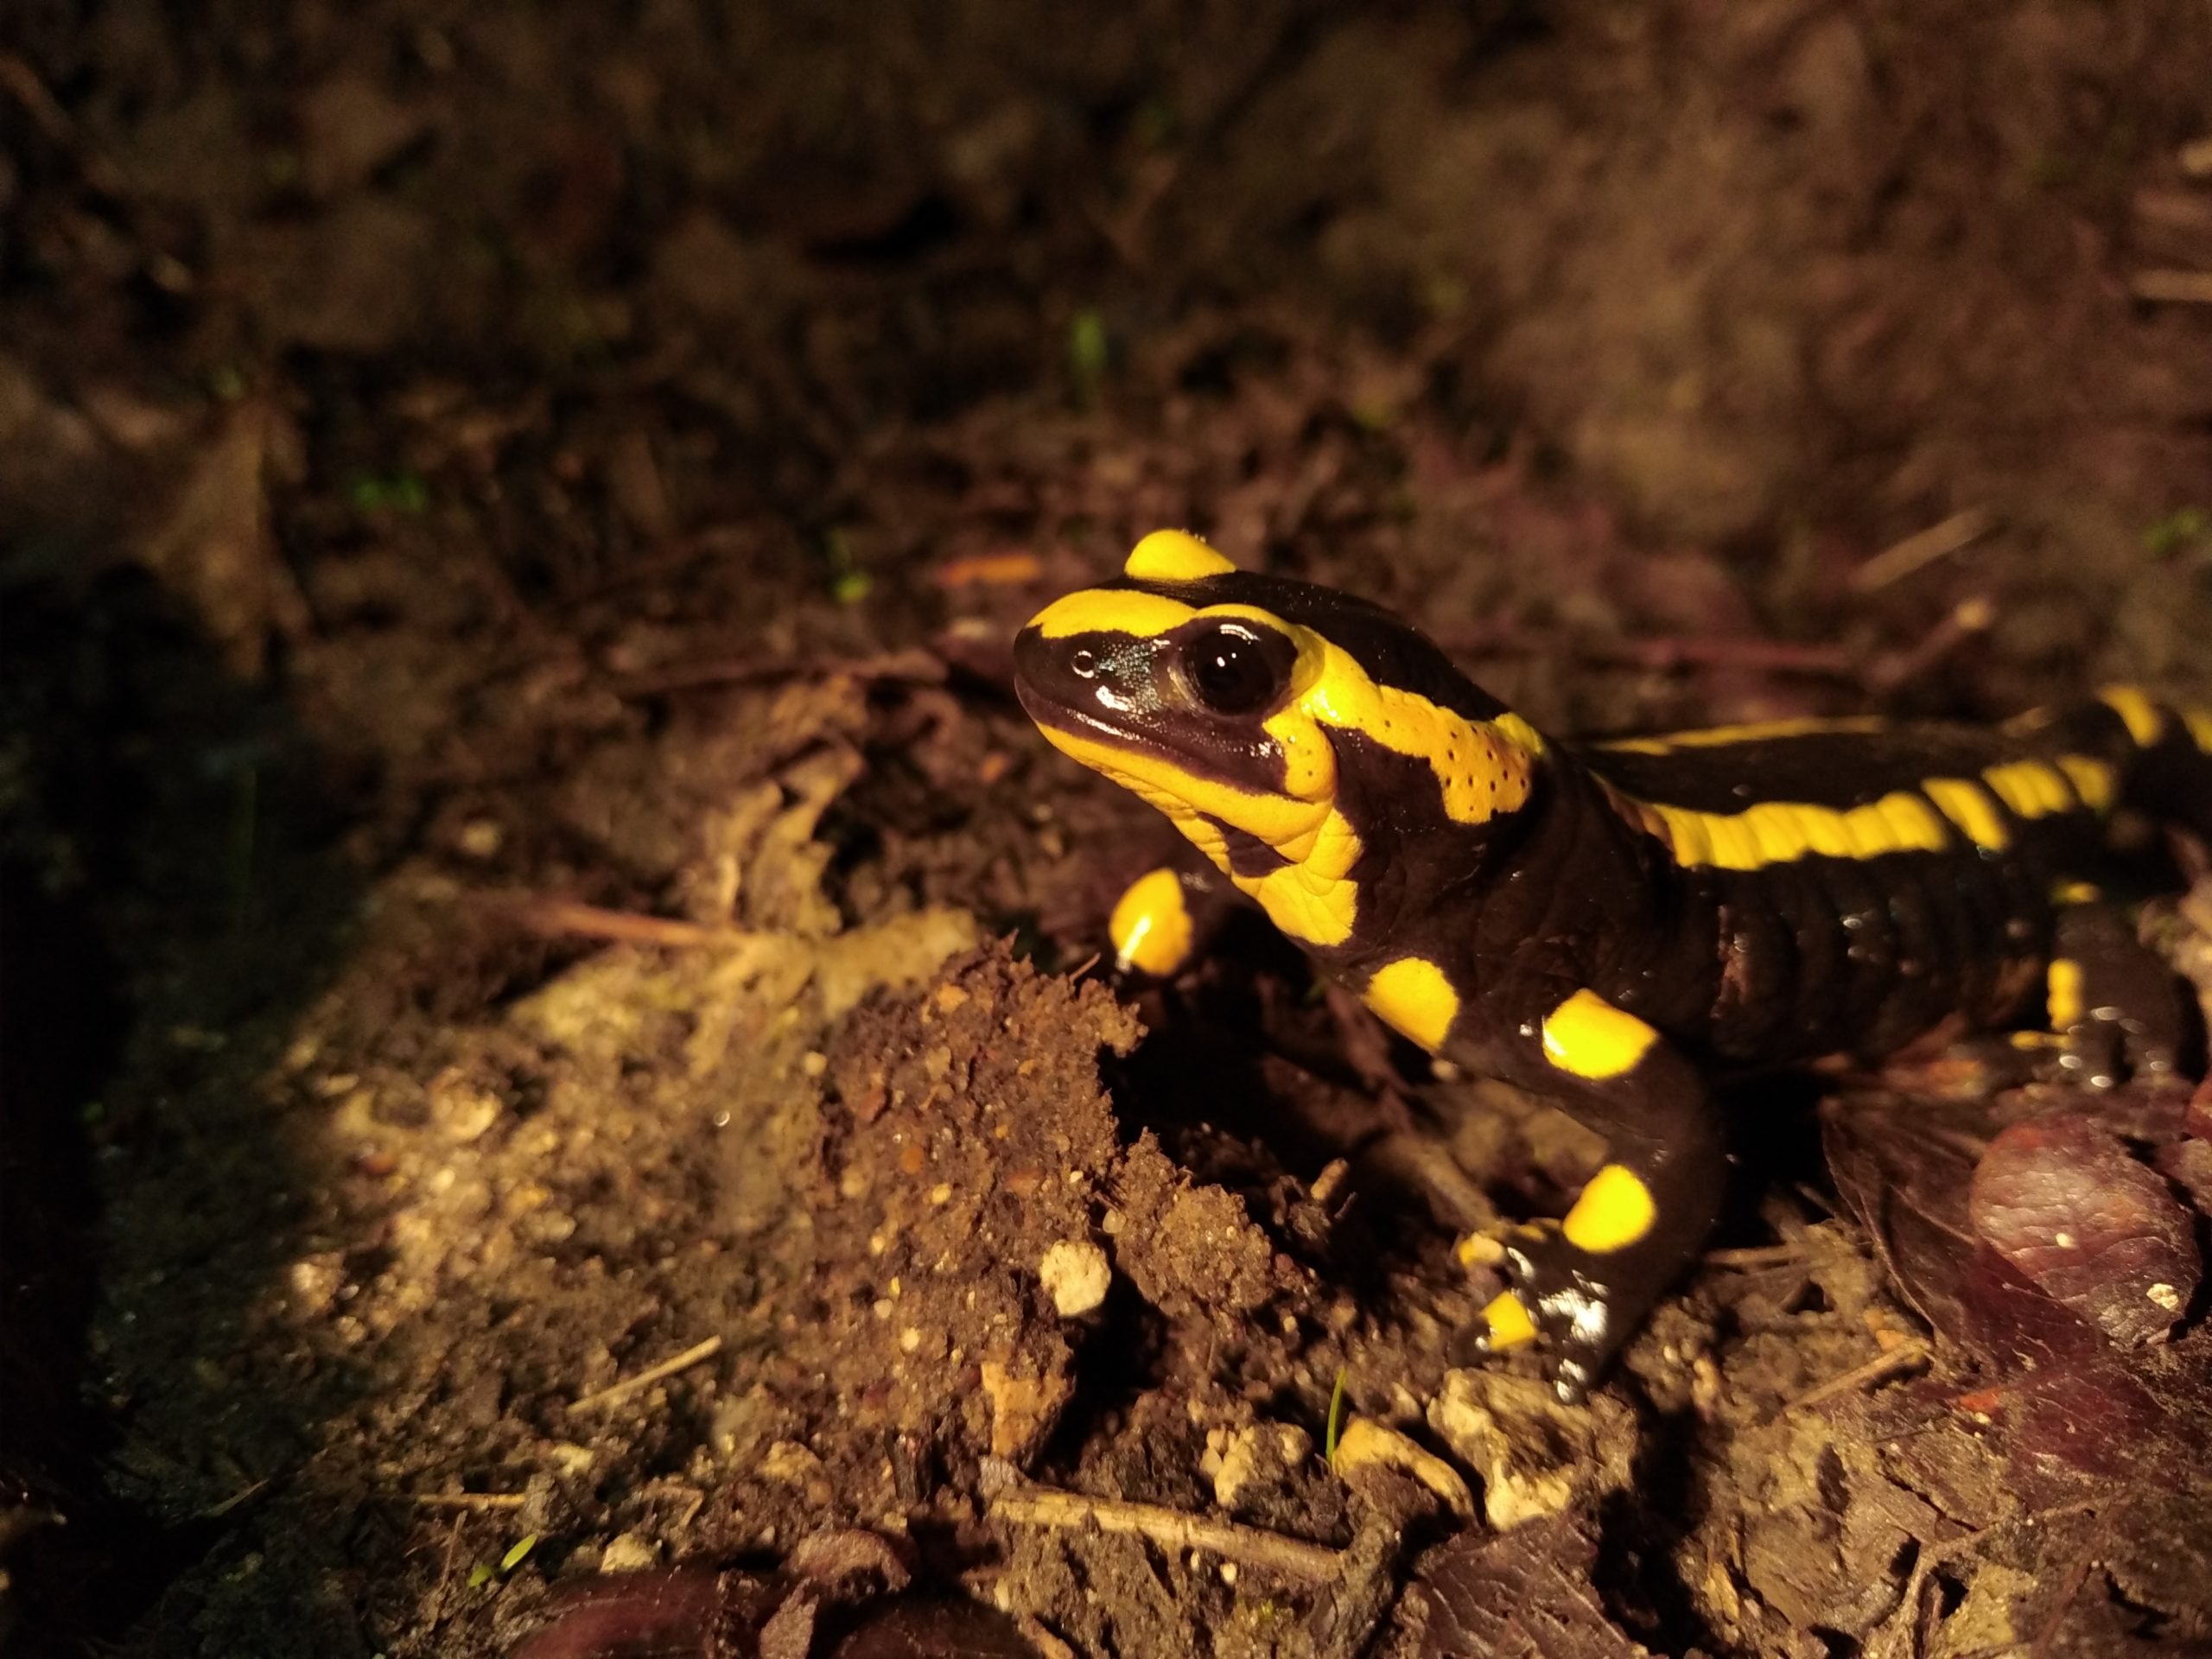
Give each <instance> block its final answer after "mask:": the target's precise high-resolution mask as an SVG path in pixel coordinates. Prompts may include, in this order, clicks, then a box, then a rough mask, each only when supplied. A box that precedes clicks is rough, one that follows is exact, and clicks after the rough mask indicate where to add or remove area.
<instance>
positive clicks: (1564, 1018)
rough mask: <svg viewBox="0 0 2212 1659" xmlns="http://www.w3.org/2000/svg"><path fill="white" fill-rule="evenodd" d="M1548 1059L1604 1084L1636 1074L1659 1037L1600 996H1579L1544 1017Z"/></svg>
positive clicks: (1580, 993) (1587, 992)
mask: <svg viewBox="0 0 2212 1659" xmlns="http://www.w3.org/2000/svg"><path fill="white" fill-rule="evenodd" d="M1543 1036H1544V1058H1546V1059H1548V1060H1549V1061H1550V1062H1551V1063H1552V1064H1553V1065H1555V1066H1557V1067H1558V1068H1559V1069H1560V1071H1567V1072H1572V1073H1573V1075H1574V1076H1576V1077H1588V1078H1592V1079H1593V1080H1597V1081H1602V1080H1604V1079H1605V1078H1607V1077H1620V1076H1622V1075H1624V1073H1626V1072H1629V1071H1634V1070H1635V1069H1636V1066H1637V1062H1638V1061H1640V1060H1641V1059H1643V1057H1644V1054H1645V1053H1646V1052H1648V1051H1649V1049H1650V1047H1651V1045H1652V1044H1654V1043H1656V1042H1657V1041H1658V1040H1659V1033H1657V1032H1656V1031H1654V1030H1652V1029H1651V1027H1649V1026H1647V1025H1645V1024H1644V1023H1643V1020H1639V1019H1637V1017H1636V1016H1635V1015H1634V1014H1626V1013H1624V1012H1623V1011H1622V1010H1620V1009H1619V1008H1617V1007H1614V1006H1613V1005H1612V1004H1611V1003H1610V1002H1608V1001H1605V998H1604V997H1602V996H1600V995H1598V994H1597V992H1595V991H1591V990H1581V991H1577V992H1576V993H1575V994H1574V995H1573V996H1570V997H1568V998H1567V1001H1564V1002H1562V1003H1560V1005H1559V1007H1555V1008H1554V1009H1553V1010H1552V1011H1551V1012H1550V1013H1549V1014H1546V1015H1545V1016H1544V1033H1543Z"/></svg>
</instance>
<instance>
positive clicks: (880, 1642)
mask: <svg viewBox="0 0 2212 1659" xmlns="http://www.w3.org/2000/svg"><path fill="white" fill-rule="evenodd" d="M829 1659H1037V1649H1035V1648H1033V1647H1032V1646H1031V1645H1030V1644H1029V1643H1028V1642H1027V1640H1025V1639H1024V1638H1023V1637H1022V1634H1021V1632H1020V1630H1018V1629H1016V1628H1015V1626H1014V1621H1013V1620H1012V1619H1010V1618H1007V1616H1006V1615H1005V1614H1003V1613H1001V1612H997V1611H993V1610H992V1609H991V1608H988V1607H986V1606H984V1605H982V1603H980V1602H974V1601H957V1600H951V1599H932V1598H930V1597H925V1596H907V1597H904V1598H902V1599H899V1600H898V1601H894V1602H890V1603H888V1604H887V1605H885V1606H884V1607H883V1608H882V1609H881V1610H880V1611H876V1612H874V1613H872V1614H871V1615H870V1616H869V1617H868V1618H867V1619H865V1620H864V1621H863V1622H862V1623H861V1625H860V1626H859V1628H858V1629H856V1630H853V1631H851V1632H850V1633H849V1634H848V1635H847V1636H846V1637H845V1638H844V1639H843V1640H842V1641H841V1642H839V1643H837V1644H836V1646H835V1647H833V1648H832V1649H829Z"/></svg>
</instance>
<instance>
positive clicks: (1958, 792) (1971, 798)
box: [1920, 778, 2012, 853]
mask: <svg viewBox="0 0 2212 1659" xmlns="http://www.w3.org/2000/svg"><path fill="white" fill-rule="evenodd" d="M1920 788H1921V792H1922V793H1923V794H1924V795H1926V796H1927V797H1928V798H1929V800H1931V801H1933V802H1935V803H1936V810H1937V811H1938V812H1941V813H1942V815H1943V816H1944V817H1947V818H1948V819H1949V820H1950V821H1951V822H1952V823H1955V824H1956V825H1958V826H1959V828H1960V829H1961V830H1963V831H1964V832H1965V834H1966V837H1967V840H1968V841H1971V842H1974V845H1975V846H1977V847H1984V848H1986V849H1988V850H1989V851H1991V852H1993V853H2001V852H2003V851H2004V850H2005V849H2006V848H2007V847H2009V846H2011V845H2012V831H2010V830H2009V829H2005V820H2004V819H2003V818H2002V817H1999V816H1998V812H1997V803H1996V802H1994V801H1993V800H1991V799H1990V798H1989V795H1988V792H1987V791H1986V790H1984V789H1983V788H1982V786H1981V785H1980V784H1976V783H1970V782H1968V781H1967V779H1963V778H1923V779H1921V780H1920Z"/></svg>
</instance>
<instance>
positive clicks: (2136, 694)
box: [2097, 685, 2166, 749]
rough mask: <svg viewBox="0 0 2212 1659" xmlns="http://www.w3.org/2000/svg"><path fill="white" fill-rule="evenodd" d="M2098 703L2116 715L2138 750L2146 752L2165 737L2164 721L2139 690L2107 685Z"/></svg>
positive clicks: (2158, 710) (2134, 687)
mask: <svg viewBox="0 0 2212 1659" xmlns="http://www.w3.org/2000/svg"><path fill="white" fill-rule="evenodd" d="M2097 701H2098V702H2101V703H2103V704H2104V705H2105V707H2106V708H2107V709H2111V710H2112V711H2113V713H2114V714H2115V715H2119V716H2120V722H2121V723H2122V724H2123V725H2125V726H2126V728H2127V734H2128V736H2130V737H2132V738H2133V739H2134V740H2135V745H2136V747H2138V748H2143V749H2147V748H2149V747H2152V745H2153V744H2155V743H2156V742H2157V741H2158V740H2159V739H2160V738H2162V737H2164V735H2165V734H2166V717H2165V715H2164V712H2163V711H2162V710H2161V709H2159V707H2158V704H2157V703H2155V702H2152V701H2151V699H2150V697H2149V696H2147V695H2145V692H2144V690H2143V689H2142V688H2141V687H2140V686H2135V685H2108V686H2107V687H2105V689H2104V690H2101V691H2100V692H2098V693H2097Z"/></svg>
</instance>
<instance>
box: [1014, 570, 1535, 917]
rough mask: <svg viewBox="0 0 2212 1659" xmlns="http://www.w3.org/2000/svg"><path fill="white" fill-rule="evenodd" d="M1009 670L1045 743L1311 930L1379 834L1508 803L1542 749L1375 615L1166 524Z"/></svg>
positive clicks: (1064, 604)
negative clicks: (1148, 808)
mask: <svg viewBox="0 0 2212 1659" xmlns="http://www.w3.org/2000/svg"><path fill="white" fill-rule="evenodd" d="M1014 685H1015V690H1017V692H1018V693H1019V694H1020V698H1021V703H1022V707H1023V708H1024V709H1027V711H1028V713H1029V715H1030V718H1031V719H1033V720H1034V721H1036V722H1037V724H1038V726H1039V728H1040V729H1041V730H1042V731H1043V732H1044V734H1045V735H1046V737H1047V738H1048V739H1050V740H1051V741H1052V743H1054V744H1055V745H1056V746H1058V747H1059V748H1061V749H1062V750H1064V751H1065V752H1066V753H1069V754H1071V755H1072V756H1073V757H1074V758H1075V759H1076V760H1080V761H1082V762H1083V763H1084V765H1085V766H1090V767H1091V768H1093V769H1094V770H1096V771H1097V772H1101V773H1103V774H1104V775H1105V776H1107V777H1109V778H1110V779H1113V780H1114V781H1115V782H1116V783H1118V784H1121V785H1122V786H1123V787H1125V788H1127V789H1129V790H1131V791H1134V792H1135V793H1136V794H1137V795H1139V796H1141V797H1142V798H1144V799H1145V800H1146V801H1147V802H1149V803H1151V804H1153V805H1154V806H1156V807H1158V808H1159V809H1160V810H1162V811H1163V812H1165V813H1166V814H1167V816H1168V817H1170V818H1171V819H1173V821H1174V823H1175V824H1176V826H1177V827H1178V828H1179V829H1181V830H1182V831H1183V833H1184V834H1185V835H1186V836H1189V837H1190V838H1191V840H1192V842H1195V843H1197V845H1198V847H1199V848H1200V849H1201V850H1203V851H1204V852H1205V854H1206V855H1207V856H1208V857H1210V858H1211V859H1212V860H1213V861H1214V862H1215V863H1216V864H1217V865H1218V866H1219V867H1220V868H1222V869H1223V870H1224V871H1226V872H1227V873H1228V874H1230V876H1231V877H1232V878H1234V879H1235V880H1236V882H1237V884H1238V885H1239V886H1240V887H1243V888H1244V889H1245V891H1246V892H1248V893H1251V894H1253V896H1255V898H1257V899H1259V900H1260V902H1261V904H1262V906H1263V907H1264V908H1265V909H1266V910H1267V911H1268V914H1269V915H1270V916H1271V917H1272V918H1274V921H1275V924H1276V925H1278V926H1279V927H1281V929H1282V930H1283V931H1285V932H1287V933H1288V934H1290V935H1291V937H1292V938H1296V939H1298V940H1300V942H1301V943H1304V944H1309V945H1315V946H1323V947H1327V946H1336V945H1341V944H1344V943H1345V942H1346V940H1348V939H1349V938H1350V937H1351V932H1352V929H1353V925H1354V921H1355V918H1356V915H1357V903H1358V887H1357V883H1356V882H1355V881H1354V880H1352V879H1351V878H1352V868H1353V866H1354V865H1355V864H1356V863H1357V861H1358V860H1359V858H1360V856H1361V855H1362V853H1363V851H1364V850H1366V849H1367V848H1368V847H1369V845H1370V842H1372V841H1373V840H1374V839H1375V837H1376V835H1377V834H1378V832H1381V831H1383V830H1384V829H1386V828H1387V829H1391V830H1393V831H1395V829H1399V828H1401V827H1402V826H1404V825H1407V824H1411V823H1421V822H1423V821H1424V820H1428V819H1433V820H1434V821H1435V822H1436V823H1438V824H1439V825H1446V824H1452V823H1456V824H1459V825H1473V824H1478V823H1484V822H1485V821H1487V820H1488V819H1489V818H1490V817H1492V816H1494V815H1496V814H1497V813H1500V812H1506V811H1510V810H1513V809H1515V808H1516V807H1517V806H1519V805H1520V804H1521V803H1522V801H1523V800H1524V799H1525V798H1527V796H1528V794H1529V788H1530V781H1531V778H1532V776H1533V772H1534V769H1535V765H1536V763H1537V757H1538V756H1539V755H1540V754H1541V751H1542V741H1541V739H1540V738H1538V737H1537V736H1536V734H1535V733H1534V732H1533V731H1531V730H1530V729H1529V728H1528V727H1527V726H1526V725H1525V724H1523V723H1522V721H1519V720H1518V719H1517V718H1516V717H1515V716H1514V715H1510V714H1508V713H1507V712H1506V711H1505V710H1504V709H1503V707H1501V706H1500V705H1499V704H1498V703H1497V702H1495V701H1493V700H1492V699H1491V698H1490V697H1488V696H1485V695H1484V693H1482V692H1481V691H1478V690H1476V689H1475V687H1473V686H1472V685H1471V684H1469V683H1467V681H1466V680H1465V679H1464V678H1463V677H1461V676H1460V675H1459V672H1458V671H1456V670H1454V669H1453V668H1452V666H1451V664H1450V663H1449V662H1448V661H1447V660H1446V658H1444V656H1443V655H1442V653H1440V652H1438V650H1437V649H1436V647H1435V646H1434V645H1431V644H1430V643H1429V642H1428V641H1427V639H1424V638H1422V637H1421V635H1420V634H1419V633H1417V632H1414V629H1412V628H1411V627H1409V626H1407V625H1406V624H1405V623H1403V622H1402V621H1400V620H1398V619H1396V618H1395V617H1394V616H1392V615H1390V614H1389V613H1388V612H1386V611H1383V610H1381V609H1380V608H1378V607H1375V606H1372V605H1370V604H1367V603H1366V602H1364V601H1360V600H1356V599H1352V598H1350V597H1348V596H1346V595H1344V594H1338V593H1336V592H1334V591H1332V590H1331V589H1328V588H1316V587H1313V586H1310V585H1308V584H1306V583H1304V582H1291V581H1287V580H1285V579H1283V578H1280V577H1271V576H1261V575H1249V574H1246V573H1244V572H1241V571H1238V570H1237V569H1236V568H1235V567H1234V566H1232V565H1231V564H1230V563H1229V561H1228V560H1226V559H1224V558H1223V557H1222V556H1220V555H1219V554H1218V553H1216V552H1215V551H1213V550H1212V549H1211V548H1209V547H1207V546H1206V545H1205V543H1202V542H1199V541H1198V540H1197V539H1196V538H1195V537H1190V536H1185V535H1183V534H1182V533H1180V532H1179V531H1159V532H1157V533H1155V534H1154V535H1152V536H1148V537H1146V538H1145V539H1144V540H1143V541H1142V542H1141V543H1138V544H1137V547H1136V550H1135V552H1133V553H1131V554H1130V556H1129V558H1128V563H1127V565H1125V566H1124V568H1123V573H1122V576H1121V578H1120V579H1118V580H1116V581H1114V582H1106V583H1104V584H1103V585H1101V586H1099V587H1096V588H1085V589H1084V590H1082V591H1081V592H1078V593H1074V594H1069V595H1068V596H1067V597H1066V598H1065V599H1061V600H1058V601H1055V602H1054V603H1052V605H1049V606H1047V607H1046V608H1045V609H1044V610H1043V611H1041V612H1040V613H1038V615H1037V616H1036V617H1035V618H1034V619H1033V620H1031V622H1030V624H1029V626H1027V627H1026V628H1024V629H1023V630H1022V631H1021V633H1020V637H1019V638H1018V639H1016V640H1015V641H1014ZM1408 762H1410V763H1411V764H1410V765H1408Z"/></svg>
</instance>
